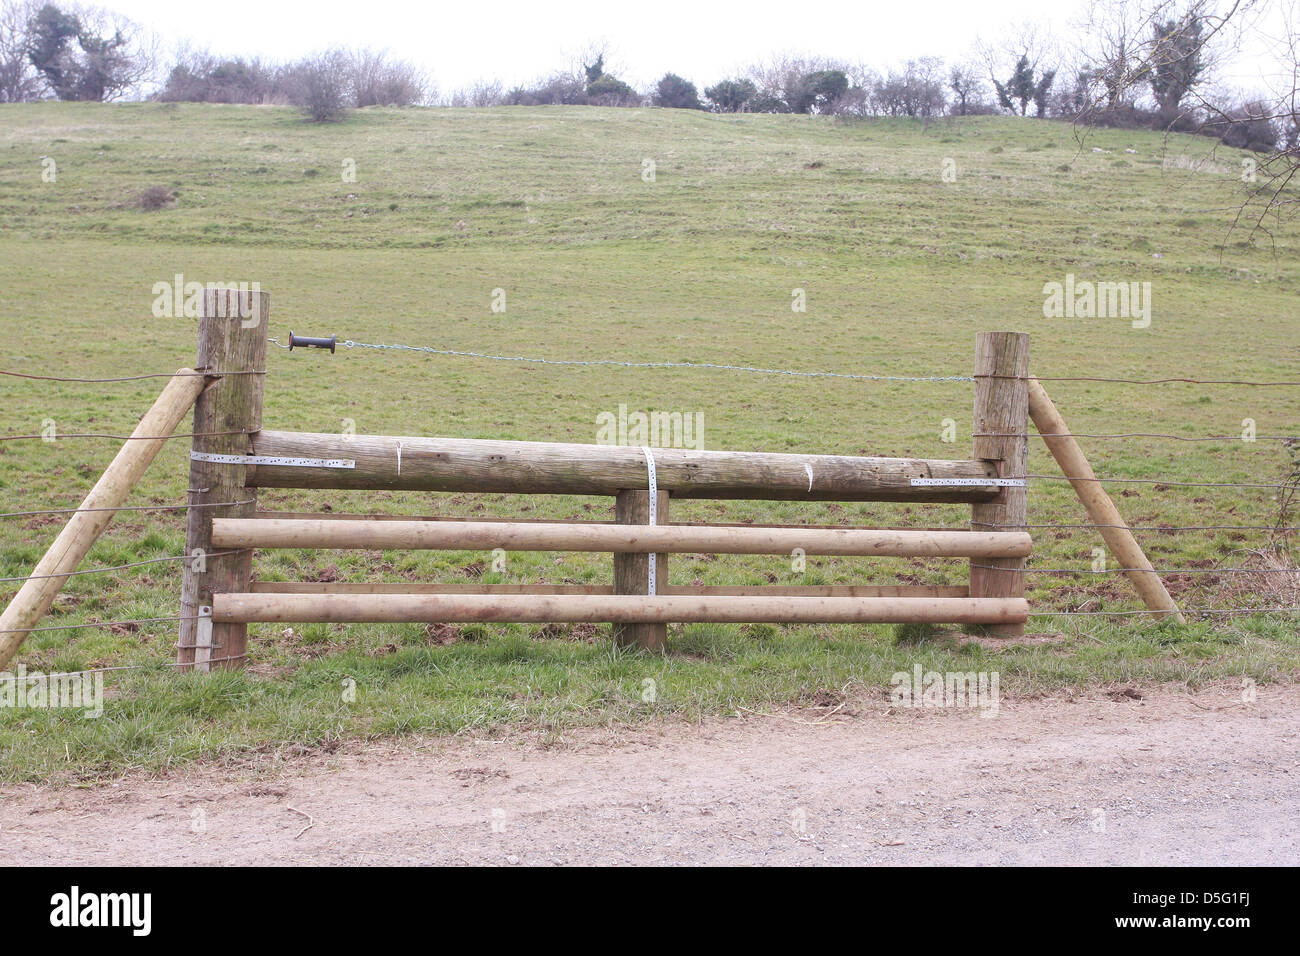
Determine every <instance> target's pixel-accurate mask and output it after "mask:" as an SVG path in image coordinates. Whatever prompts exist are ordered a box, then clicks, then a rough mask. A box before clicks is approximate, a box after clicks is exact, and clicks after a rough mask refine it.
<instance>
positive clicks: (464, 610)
mask: <svg viewBox="0 0 1300 956" xmlns="http://www.w3.org/2000/svg"><path fill="white" fill-rule="evenodd" d="M1028 616H1029V603H1028V602H1027V601H1026V600H1024V599H1023V598H936V597H787V596H777V597H769V596H763V597H759V596H718V595H691V596H688V595H655V596H647V595H638V594H619V595H606V594H557V595H547V594H267V593H260V594H254V593H249V594H216V595H213V598H212V619H213V620H214V621H220V622H228V623H252V622H255V621H265V622H271V621H274V622H288V623H327V624H334V623H340V624H362V623H381V622H413V623H432V622H449V623H451V622H456V623H463V622H470V621H486V622H502V623H504V622H517V623H521V624H549V623H580V622H591V623H614V624H640V623H652V624H659V623H678V624H692V623H701V622H716V623H731V624H744V623H752V624H758V623H773V624H798V623H805V624H810V623H886V624H889V623H899V624H902V623H936V624H939V623H953V624H1021V623H1024V621H1025V620H1026V619H1027V618H1028Z"/></svg>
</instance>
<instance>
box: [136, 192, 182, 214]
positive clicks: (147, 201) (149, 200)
mask: <svg viewBox="0 0 1300 956" xmlns="http://www.w3.org/2000/svg"><path fill="white" fill-rule="evenodd" d="M175 201H176V193H175V192H173V191H172V190H170V189H168V188H167V187H166V186H150V187H149V188H148V189H146V190H145V191H144V192H142V193H141V194H140V195H139V196H136V197H135V205H136V208H137V209H142V210H144V211H145V212H153V211H154V210H157V209H166V208H167V207H168V206H170V205H171V204H172V203H173V202H175Z"/></svg>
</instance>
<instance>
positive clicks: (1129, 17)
mask: <svg viewBox="0 0 1300 956" xmlns="http://www.w3.org/2000/svg"><path fill="white" fill-rule="evenodd" d="M1225 2H1230V9H1229V13H1228V15H1226V16H1225V15H1224V14H1220V13H1218V12H1217V6H1216V2H1215V0H1186V2H1185V3H1184V5H1181V6H1175V5H1174V3H1173V2H1172V0H1094V2H1093V4H1092V6H1091V7H1089V8H1088V10H1087V15H1086V16H1085V18H1084V20H1083V21H1082V22H1080V23H1079V24H1077V25H1076V27H1075V28H1074V30H1073V35H1072V36H1071V38H1070V42H1068V43H1066V42H1062V41H1060V40H1058V39H1056V38H1052V37H1047V36H1044V35H1043V34H1041V33H1040V32H1039V31H1038V30H1036V29H1034V28H1033V27H1031V26H1026V27H1024V28H1022V29H1021V30H1019V31H1013V32H1012V33H1010V34H1009V35H1008V36H1007V37H1006V38H1005V39H1003V40H1002V41H1001V42H1000V43H998V44H984V43H977V45H976V52H975V53H973V54H972V56H971V57H969V58H967V59H966V60H964V61H963V62H960V63H956V64H948V63H945V62H944V61H943V60H942V59H941V58H939V57H933V56H923V57H917V58H913V59H909V60H907V61H906V62H905V63H904V64H903V65H901V66H899V67H896V68H893V69H888V70H885V71H884V72H878V71H876V70H874V69H872V68H870V67H868V66H865V65H862V64H857V63H851V62H848V61H844V60H838V59H833V58H825V57H798V56H780V57H776V58H773V59H771V60H769V61H766V62H761V63H756V64H754V65H752V66H750V67H749V68H748V69H745V70H742V71H739V72H738V73H737V74H736V75H733V76H730V77H724V78H720V79H718V80H717V81H716V82H714V83H712V84H711V85H706V86H704V87H703V88H702V89H701V88H699V87H697V86H696V84H695V83H693V82H692V81H690V80H688V79H686V78H684V77H682V76H680V75H678V74H676V73H671V72H669V73H665V74H664V75H663V76H661V77H660V78H659V79H658V80H657V81H656V82H655V83H653V84H652V85H651V86H650V87H648V88H643V89H636V88H634V87H633V86H632V85H631V84H629V83H627V82H625V81H624V80H623V79H622V78H620V77H619V76H618V75H616V73H617V71H615V70H612V69H611V68H610V67H609V66H608V63H607V59H608V56H607V51H606V50H605V49H602V48H599V47H597V48H593V49H589V50H588V52H587V54H586V55H583V56H580V57H579V58H578V60H577V62H575V63H574V64H573V65H572V66H570V67H568V68H566V69H560V70H557V71H555V72H553V73H551V74H549V75H547V76H545V77H542V78H540V79H538V80H536V81H534V82H532V83H528V84H522V85H516V86H512V87H507V86H505V85H503V84H502V83H500V82H496V81H485V82H480V83H478V84H475V85H473V86H470V87H468V88H465V89H458V90H455V91H453V92H451V93H450V94H449V95H447V96H445V97H441V98H440V97H439V96H438V95H437V92H436V91H435V89H434V88H433V85H432V84H431V82H430V81H429V79H428V77H427V76H426V75H425V74H424V73H423V72H422V71H421V70H420V69H419V68H418V67H417V66H415V65H413V64H411V63H407V62H404V61H400V60H396V59H393V58H392V57H390V56H388V55H387V54H386V53H383V52H374V51H369V50H363V51H352V50H346V49H342V48H338V49H332V50H328V51H326V52H324V53H320V54H317V55H314V56H310V57H304V58H301V59H298V60H294V61H291V62H284V63H271V62H265V61H263V60H260V59H256V58H253V59H248V58H241V57H222V56H216V55H212V54H210V53H206V52H195V51H192V50H182V51H181V52H179V53H177V54H176V55H175V56H173V57H172V59H171V62H170V63H168V64H167V65H166V66H165V67H163V68H160V58H159V56H158V41H157V39H156V38H155V37H152V36H151V35H150V34H148V32H147V31H145V30H143V29H141V28H140V27H139V26H137V25H136V24H133V23H132V22H131V21H129V20H126V19H125V18H123V17H120V16H117V15H115V14H113V13H111V12H108V11H103V10H98V9H95V8H86V7H71V6H66V5H64V6H61V5H58V4H55V3H50V2H39V0H0V102H20V101H27V100H39V99H50V98H56V99H61V100H100V101H103V100H113V99H121V98H128V97H135V98H143V97H146V96H147V97H149V98H152V99H156V100H161V101H186V102H208V103H258V104H286V105H293V106H297V107H300V108H302V109H303V110H304V111H306V113H307V114H308V115H309V116H310V117H311V118H312V119H314V120H318V121H326V120H332V119H337V118H339V117H341V116H342V115H343V114H344V113H345V112H346V111H347V110H348V109H351V108H360V107H367V106H413V105H419V104H440V105H446V106H453V107H490V106H544V105H552V104H555V105H569V106H612V107H646V106H654V107H661V108H667V109H687V110H701V111H705V110H707V111H711V112H716V113H741V112H751V113H794V114H818V115H831V116H841V117H868V116H901V117H912V118H918V119H923V120H929V119H932V118H936V117H941V116H970V115H979V114H1010V115H1016V116H1024V117H1038V118H1046V117H1053V118H1059V119H1067V120H1072V121H1076V122H1084V123H1088V124H1095V125H1112V126H1131V127H1149V128H1155V129H1166V130H1183V131H1199V132H1209V133H1211V134H1213V135H1216V136H1219V137H1220V138H1223V139H1224V140H1225V141H1226V142H1228V143H1229V144H1230V145H1233V146H1240V147H1243V148H1249V149H1257V150H1270V149H1276V148H1294V147H1295V146H1296V143H1297V138H1298V137H1300V130H1298V128H1297V123H1296V118H1295V116H1294V115H1291V114H1290V113H1286V112H1279V111H1278V110H1277V109H1276V108H1275V107H1270V106H1269V105H1268V104H1265V103H1264V102H1262V101H1260V100H1259V99H1252V98H1249V97H1242V96H1240V95H1239V94H1233V93H1231V92H1225V91H1223V90H1219V89H1216V88H1214V86H1213V79H1214V72H1215V66H1216V64H1217V58H1218V57H1219V56H1220V55H1221V53H1220V51H1219V49H1218V48H1217V47H1216V42H1218V41H1221V40H1222V39H1223V36H1222V35H1223V25H1224V23H1225V22H1227V19H1228V17H1229V16H1230V15H1231V13H1232V12H1234V11H1235V9H1236V8H1237V7H1238V6H1240V4H1241V3H1242V2H1243V0H1235V2H1232V0H1225ZM1245 2H1247V3H1249V2H1250V0H1245ZM159 77H161V80H159Z"/></svg>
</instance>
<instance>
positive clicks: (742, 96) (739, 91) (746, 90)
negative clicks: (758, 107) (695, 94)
mask: <svg viewBox="0 0 1300 956" xmlns="http://www.w3.org/2000/svg"><path fill="white" fill-rule="evenodd" d="M757 92H758V87H756V86H755V85H754V82H753V80H722V81H720V82H718V83H715V84H713V86H710V87H709V88H708V89H706V90H705V91H704V95H705V96H706V97H707V98H708V100H709V102H711V103H712V104H713V108H714V110H716V111H717V112H719V113H739V112H740V111H741V110H743V109H745V106H746V104H747V103H749V101H750V100H752V99H753V98H754V95H755V94H756V93H757Z"/></svg>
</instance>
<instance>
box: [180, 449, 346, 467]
mask: <svg viewBox="0 0 1300 956" xmlns="http://www.w3.org/2000/svg"><path fill="white" fill-rule="evenodd" d="M190 461H210V462H212V463H214V464H217V465H284V466H288V467H291V468H355V467H357V463H356V462H355V461H353V460H352V459H350V458H279V457H276V456H275V455H218V454H214V453H213V452H206V451H192V452H190Z"/></svg>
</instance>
